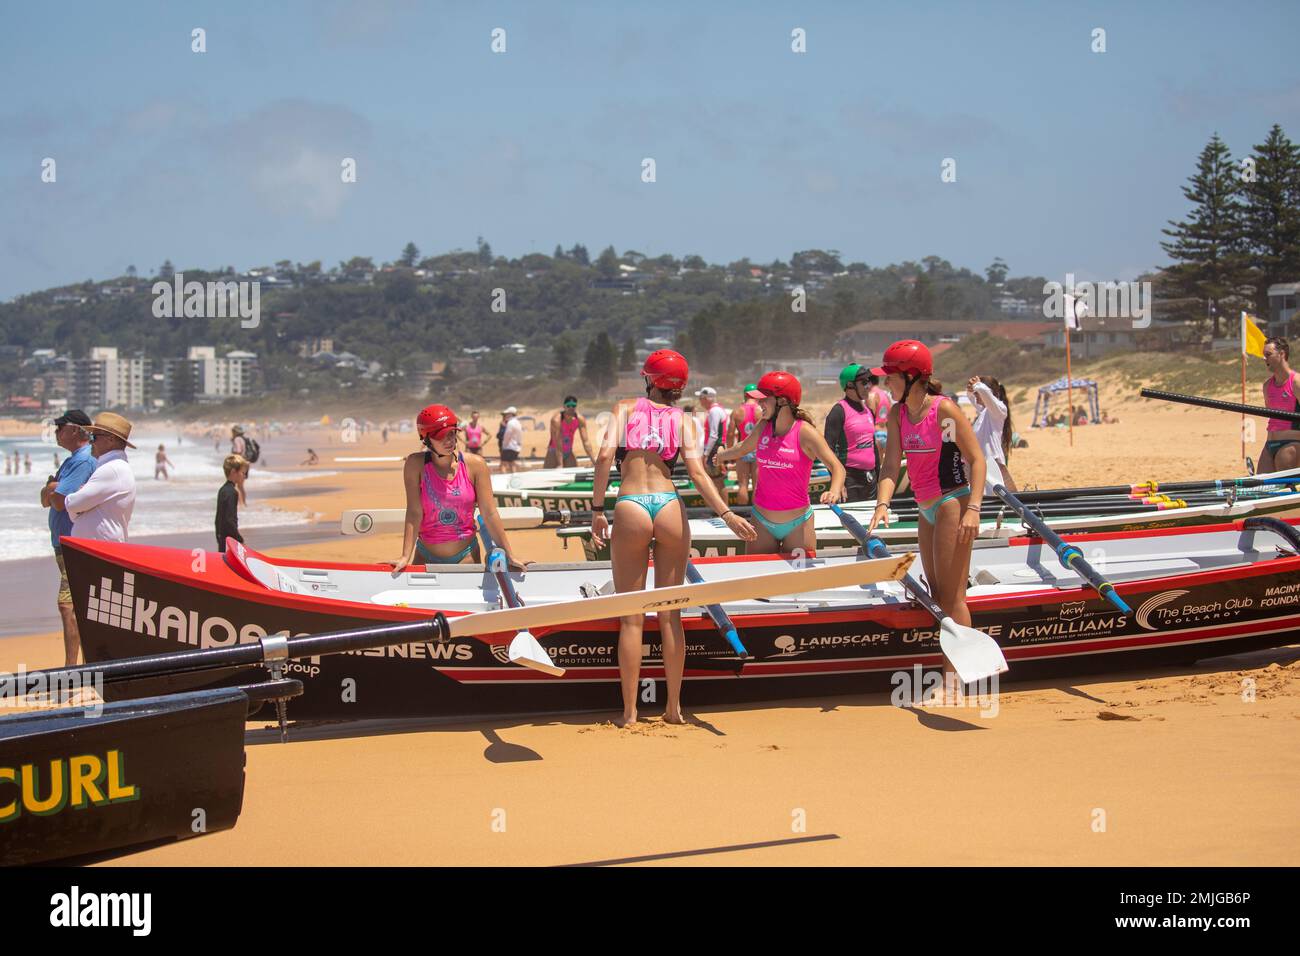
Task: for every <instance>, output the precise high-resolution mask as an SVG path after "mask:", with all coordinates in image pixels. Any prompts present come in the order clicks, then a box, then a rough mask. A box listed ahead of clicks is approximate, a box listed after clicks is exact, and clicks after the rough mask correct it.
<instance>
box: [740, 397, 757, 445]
mask: <svg viewBox="0 0 1300 956" xmlns="http://www.w3.org/2000/svg"><path fill="white" fill-rule="evenodd" d="M741 407H742V408H743V409H744V410H745V415H744V418H743V419H742V420H741V423H740V436H739V440H740V441H744V440H745V439H746V438H748V437H749V433H750V432H752V431H753V430H754V426H755V425H757V424H758V412H759V407H758V405H756V404H755V403H753V402H746V403H745V404H744V405H742V406H741Z"/></svg>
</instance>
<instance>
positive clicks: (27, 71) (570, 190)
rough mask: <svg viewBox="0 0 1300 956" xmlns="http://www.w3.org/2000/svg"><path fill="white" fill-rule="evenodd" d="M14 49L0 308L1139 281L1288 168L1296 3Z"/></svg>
mask: <svg viewBox="0 0 1300 956" xmlns="http://www.w3.org/2000/svg"><path fill="white" fill-rule="evenodd" d="M3 23H4V29H3V31H0V298H11V297H13V296H15V295H21V294H23V293H26V292H30V291H34V290H38V289H43V288H47V287H50V286H54V285H60V284H64V283H70V282H77V281H82V280H85V279H95V280H101V279H106V278H111V277H114V276H118V275H121V274H123V273H124V271H125V270H126V268H127V266H128V265H134V266H136V267H137V269H138V270H139V272H140V274H141V275H152V274H154V273H155V272H156V270H157V269H158V266H159V265H160V264H161V263H162V262H163V260H165V259H170V260H171V261H172V262H173V263H174V264H175V265H176V267H177V268H178V269H183V268H186V267H192V268H213V269H215V268H220V267H224V266H227V265H232V266H234V267H235V268H236V269H240V270H243V269H247V268H252V267H254V266H257V265H265V264H270V263H273V262H275V261H276V260H279V259H290V260H293V261H297V262H310V261H312V260H316V259H319V260H321V261H322V262H323V263H324V264H325V266H326V267H328V266H330V265H333V264H336V263H337V262H338V261H340V260H343V259H347V258H350V257H352V256H354V255H363V256H371V257H373V258H374V259H375V260H376V261H380V260H392V259H395V258H396V257H397V256H398V255H399V253H400V251H401V249H402V247H403V246H404V245H405V244H406V243H407V242H408V241H413V242H414V243H415V244H416V245H417V246H418V247H419V249H420V250H421V251H422V252H423V253H426V254H431V253H436V252H443V251H448V250H450V249H454V248H464V249H472V248H474V245H475V241H476V238H477V237H478V236H483V237H484V238H485V239H487V240H488V241H489V242H490V243H491V245H492V248H493V250H494V252H495V253H497V254H498V255H506V256H510V257H516V256H521V255H525V254H527V253H529V252H534V251H535V252H542V253H547V254H549V253H550V252H551V251H552V250H553V249H554V248H555V246H556V244H557V243H559V244H563V245H564V246H565V247H566V248H567V247H569V246H571V245H573V244H574V243H575V242H581V243H583V244H584V245H586V246H587V247H588V249H589V250H591V252H592V254H593V256H594V255H595V254H596V253H597V252H598V251H599V250H600V249H602V248H604V247H605V246H606V245H610V244H612V245H613V246H614V247H615V248H616V249H617V250H618V251H620V252H623V251H626V250H629V249H635V250H637V251H640V252H642V253H646V254H649V255H660V254H662V253H665V252H671V253H673V254H674V255H677V256H683V255H688V254H698V255H701V256H703V257H704V258H705V259H707V260H709V261H711V262H721V263H726V262H731V261H734V260H736V259H740V258H742V257H748V258H750V259H751V260H753V261H754V262H758V263H766V262H770V261H772V260H773V259H776V258H780V259H785V260H788V259H789V257H790V255H791V253H792V252H795V251H797V250H800V249H809V248H822V249H836V250H838V251H839V252H840V253H841V256H842V258H843V261H844V262H846V263H848V262H852V261H861V262H865V263H867V264H868V265H870V266H882V265H887V264H889V263H892V262H901V261H904V260H908V259H911V260H919V259H921V258H922V257H923V256H926V255H938V256H941V257H943V258H945V259H948V260H949V261H951V262H952V263H953V264H954V265H956V266H958V267H961V266H965V267H968V268H971V269H973V270H977V271H982V270H983V269H984V267H985V266H987V265H988V264H989V263H990V262H991V261H992V260H993V258H994V257H995V256H1000V257H1002V258H1003V259H1004V260H1006V262H1007V263H1008V265H1009V268H1010V273H1011V275H1013V276H1017V275H1042V276H1046V277H1048V278H1053V279H1057V280H1058V281H1063V280H1064V278H1065V275H1066V273H1073V274H1074V275H1075V276H1076V278H1078V279H1093V280H1096V279H1109V278H1113V279H1131V278H1134V277H1135V276H1136V275H1138V274H1139V273H1141V272H1143V271H1145V270H1147V269H1150V268H1152V267H1155V266H1158V265H1161V264H1164V263H1165V262H1166V261H1167V260H1166V259H1165V257H1164V255H1163V253H1162V252H1161V250H1160V246H1159V242H1160V239H1161V238H1162V236H1161V234H1160V229H1161V228H1162V227H1163V226H1164V225H1165V223H1166V220H1169V219H1177V218H1181V217H1182V216H1183V215H1185V213H1186V212H1187V209H1188V205H1187V203H1186V200H1185V199H1184V198H1183V195H1182V191H1181V187H1182V185H1183V184H1184V183H1185V181H1186V179H1187V177H1188V176H1189V175H1190V174H1191V172H1192V171H1193V169H1194V165H1195V161H1196V157H1197V154H1198V153H1199V152H1200V150H1201V148H1202V147H1203V146H1204V145H1205V143H1206V142H1207V141H1208V139H1209V138H1210V136H1211V135H1212V134H1213V133H1215V132H1216V131H1217V132H1218V133H1219V135H1220V136H1221V137H1223V139H1224V140H1225V141H1226V142H1227V144H1228V146H1229V147H1230V148H1231V150H1232V151H1233V155H1234V157H1241V156H1243V155H1245V154H1247V153H1248V152H1249V150H1250V148H1251V147H1252V146H1253V145H1254V144H1257V143H1260V142H1262V141H1263V139H1264V138H1265V136H1266V135H1267V132H1268V129H1269V127H1270V126H1271V125H1272V124H1273V123H1278V124H1281V126H1282V127H1283V129H1284V130H1285V131H1286V132H1287V133H1288V134H1289V135H1290V136H1292V137H1293V138H1295V139H1298V140H1300V53H1297V52H1296V51H1297V47H1296V42H1295V37H1296V36H1297V28H1298V27H1300V4H1295V3H1251V2H1235V3H1233V4H1223V3H1197V2H1184V3H1175V2H1169V3H1166V2H1143V3H1140V4H1133V3H1087V2H1071V3H1068V4H1067V3H999V2H991V0H988V2H979V3H971V2H962V3H957V2H951V3H941V2H924V0H917V2H911V3H906V2H903V3H884V2H877V0H871V2H865V0H864V2H858V0H844V2H806V3H767V2H752V0H751V2H737V0H709V2H707V3H703V2H700V0H694V2H689V0H688V2H677V0H655V2H654V3H633V2H630V0H624V2H601V3H583V2H564V3H560V2H552V0H531V2H524V3H492V2H482V0H478V2H451V3H421V2H414V0H318V2H315V3H305V2H304V3H299V2H277V3H275V4H265V3H260V2H259V3H254V2H246V0H222V2H219V3H218V2H185V3H150V2H132V3H127V4H104V3H102V2H94V3H92V2H65V3H60V4H58V5H50V4H29V3H19V2H16V0H9V2H7V3H5V5H4V16H3ZM195 28H202V29H203V30H204V31H205V32H206V52H203V53H196V52H193V50H192V42H193V41H192V31H193V30H194V29H195ZM497 29H500V30H503V31H504V41H505V50H504V52H494V51H493V49H492V43H493V31H494V30H497ZM796 29H798V30H802V31H804V36H805V38H806V40H805V45H806V52H802V53H796V52H794V51H793V50H792V44H793V43H794V40H793V39H792V31H795V30H796ZM1097 29H1102V30H1104V31H1105V47H1106V49H1105V52H1104V53H1099V52H1094V51H1093V46H1094V44H1095V41H1094V31H1095V30H1097ZM345 158H351V159H353V160H355V162H356V182H354V183H344V182H342V181H341V176H340V170H341V163H342V162H343V160H344V159H345ZM647 158H649V159H653V160H654V167H655V170H654V171H655V181H654V182H644V181H643V177H642V172H643V168H644V167H643V161H644V160H645V159H647ZM46 159H53V160H54V161H55V166H54V172H55V176H56V179H55V181H54V182H43V181H42V164H43V162H44V161H45V160H46ZM946 159H952V160H955V170H956V181H955V182H943V181H942V178H941V172H942V164H943V163H944V161H945V160H946Z"/></svg>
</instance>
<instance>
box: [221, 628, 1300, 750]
mask: <svg viewBox="0 0 1300 956" xmlns="http://www.w3.org/2000/svg"><path fill="white" fill-rule="evenodd" d="M1297 660H1300V645H1290V646H1286V647H1273V648H1264V649H1260V650H1254V651H1246V652H1243V653H1240V654H1233V655H1229V656H1226V657H1215V658H1205V659H1202V660H1199V661H1194V662H1189V663H1187V664H1172V665H1165V666H1162V667H1151V668H1145V669H1137V670H1105V669H1102V670H1099V671H1096V672H1093V673H1088V674H1078V673H1071V674H1069V675H1068V676H1064V675H1063V676H1062V677H1059V678H1054V677H1040V678H1035V679H1032V680H1024V681H1008V682H1005V683H1004V684H1003V685H1002V686H1001V688H1000V692H1001V694H1002V695H1004V696H1014V695H1016V694H1019V693H1028V692H1033V691H1044V690H1049V691H1058V692H1060V693H1062V694H1066V695H1069V696H1073V697H1078V698H1080V699H1083V700H1087V701H1090V702H1094V703H1105V701H1104V700H1102V699H1101V698H1098V697H1096V696H1094V695H1093V694H1091V693H1089V692H1088V691H1086V690H1082V689H1080V688H1079V687H1077V686H1076V685H1077V684H1079V683H1085V682H1087V683H1092V682H1096V683H1123V682H1135V683H1136V682H1139V681H1147V680H1159V679H1161V678H1168V677H1185V676H1193V675H1204V674H1213V673H1226V672H1231V671H1238V670H1251V669H1263V668H1265V667H1267V666H1268V665H1269V664H1273V663H1277V664H1281V665H1283V666H1285V665H1287V664H1290V663H1292V662H1294V661H1297ZM1014 666H1015V665H1014V662H1013V664H1012V667H1013V669H1014ZM687 703H688V713H689V714H690V718H689V722H688V724H687V726H688V727H699V728H700V729H702V730H705V731H707V732H708V733H711V734H714V735H715V736H719V737H725V736H727V734H726V732H725V731H724V730H722V729H721V728H720V727H719V726H718V725H719V724H721V725H722V726H725V717H726V715H728V714H732V713H746V712H749V711H755V710H758V711H761V710H768V709H771V708H785V709H801V710H815V711H817V712H819V713H823V714H833V713H836V712H837V711H840V710H848V709H852V708H858V707H894V706H897V705H896V704H894V703H893V700H892V693H891V692H890V691H873V692H870V693H861V694H854V693H849V694H834V695H830V694H824V695H821V696H818V697H794V698H784V697H781V698H778V697H774V698H771V699H767V700H761V701H744V702H738V703H729V704H700V705H698V708H699V709H701V710H707V711H708V712H709V714H710V719H707V720H706V719H704V718H702V717H700V716H699V714H698V713H696V712H695V710H696V706H693V705H691V704H690V702H689V701H688V702H687ZM901 709H903V710H909V711H912V712H913V713H914V714H915V716H916V718H917V721H918V722H919V723H920V724H921V726H923V727H926V728H928V729H931V730H939V731H944V732H952V731H956V730H987V729H989V728H987V727H984V726H982V725H978V724H970V723H968V722H967V721H964V720H958V719H956V718H954V717H951V716H947V715H945V714H944V713H943V710H944V709H943V708H941V709H938V710H933V709H927V708H917V707H911V706H907V707H902V708H901ZM954 709H955V708H954ZM289 713H290V715H292V713H293V704H292V702H290V705H289ZM617 713H618V707H617V691H615V696H614V697H613V698H612V699H611V705H610V706H609V707H601V708H598V709H597V708H584V709H577V710H572V711H563V712H551V713H547V714H537V713H516V714H492V715H484V716H483V717H477V718H476V717H464V716H456V717H398V718H376V719H368V720H337V721H293V722H291V723H290V724H289V734H288V742H289V743H293V742H295V741H306V740H335V739H341V738H353V737H378V736H388V735H391V734H414V733H427V732H430V731H453V732H464V731H476V732H479V733H482V734H484V735H485V736H486V735H487V734H488V733H496V732H497V731H500V730H505V729H508V728H512V727H547V726H567V727H572V728H574V729H575V731H580V730H585V729H590V728H593V727H596V726H599V725H600V724H602V723H606V722H608V721H609V720H610V719H611V718H612V717H613V716H614V715H616V714H617ZM651 716H653V715H651ZM488 740H489V741H491V740H492V738H491V737H488ZM245 742H246V743H247V744H249V745H262V744H272V743H275V744H278V743H279V742H280V732H279V729H278V728H277V727H276V726H274V725H271V726H268V727H264V728H249V730H248V731H247V732H246V733H245ZM503 746H507V747H509V746H514V745H511V744H506V743H504V742H503ZM488 749H489V750H490V749H491V747H489V748H488ZM524 749H527V748H524ZM485 755H486V754H485ZM489 759H491V757H489ZM529 759H531V758H529Z"/></svg>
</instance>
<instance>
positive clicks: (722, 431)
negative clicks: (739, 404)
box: [695, 385, 727, 501]
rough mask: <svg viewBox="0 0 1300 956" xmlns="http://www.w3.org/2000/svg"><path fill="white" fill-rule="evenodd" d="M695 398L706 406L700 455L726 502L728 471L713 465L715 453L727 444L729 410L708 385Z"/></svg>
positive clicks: (716, 392) (705, 468) (714, 389)
mask: <svg viewBox="0 0 1300 956" xmlns="http://www.w3.org/2000/svg"><path fill="white" fill-rule="evenodd" d="M695 397H696V398H698V399H699V400H700V404H701V405H703V406H704V429H703V432H704V447H703V448H701V449H700V454H702V455H703V456H704V460H705V462H706V463H707V464H706V465H705V467H704V470H705V471H707V472H708V474H709V477H710V478H712V479H713V484H714V485H715V486H716V487H717V489H718V494H720V495H722V498H723V500H724V501H725V500H726V498H727V492H726V484H727V469H726V467H725V466H723V467H722V468H718V467H716V466H715V465H714V464H713V453H714V451H715V450H717V449H719V448H722V447H723V446H725V445H726V444H727V410H726V409H725V408H723V407H722V403H721V402H719V401H718V390H717V389H716V388H712V387H710V386H708V385H706V386H704V387H703V388H702V389H700V390H699V391H698V392H696V393H695Z"/></svg>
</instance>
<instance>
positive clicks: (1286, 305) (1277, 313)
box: [1268, 282, 1300, 335]
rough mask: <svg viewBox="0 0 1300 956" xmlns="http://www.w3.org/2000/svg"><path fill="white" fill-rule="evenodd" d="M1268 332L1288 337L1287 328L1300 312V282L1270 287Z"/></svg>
mask: <svg viewBox="0 0 1300 956" xmlns="http://www.w3.org/2000/svg"><path fill="white" fill-rule="evenodd" d="M1268 311H1269V315H1268V330H1269V333H1270V334H1272V335H1286V333H1287V326H1288V325H1290V323H1291V320H1292V319H1293V318H1295V316H1296V312H1297V311H1300V282H1286V283H1279V284H1277V285H1271V286H1269V287H1268Z"/></svg>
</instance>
